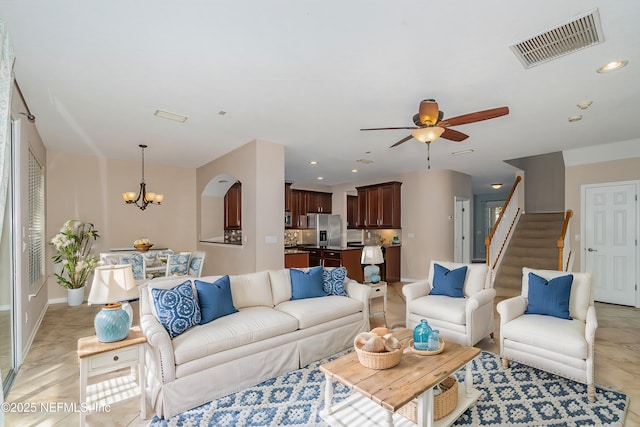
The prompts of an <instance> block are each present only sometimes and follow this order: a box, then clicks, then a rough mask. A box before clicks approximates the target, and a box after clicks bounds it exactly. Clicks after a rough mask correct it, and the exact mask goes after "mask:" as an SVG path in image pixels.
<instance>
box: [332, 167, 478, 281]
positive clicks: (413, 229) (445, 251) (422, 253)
mask: <svg viewBox="0 0 640 427" xmlns="http://www.w3.org/2000/svg"><path fill="white" fill-rule="evenodd" d="M388 181H400V182H402V187H401V191H402V236H401V241H402V249H401V275H402V279H403V280H420V279H425V278H426V277H427V275H428V273H429V263H430V261H431V259H436V260H447V261H451V260H453V245H454V242H453V238H454V223H453V220H450V219H449V216H453V215H454V206H455V203H454V198H455V197H460V198H467V199H471V195H472V193H471V176H469V175H466V174H462V173H459V172H455V171H451V170H436V169H433V170H427V171H417V172H410V173H406V174H400V175H395V176H388V177H385V178H381V179H375V180H367V181H361V182H357V183H351V184H345V185H337V186H334V187H332V189H333V206H332V212H333V213H337V214H340V215H341V217H342V223H343V225H342V231H343V233H345V230H346V213H347V212H346V211H347V209H346V195H347V193H349V194H352V193H353V191H354V190H355V187H360V186H363V185H369V184H378V183H382V182H388ZM471 214H473V213H471Z"/></svg>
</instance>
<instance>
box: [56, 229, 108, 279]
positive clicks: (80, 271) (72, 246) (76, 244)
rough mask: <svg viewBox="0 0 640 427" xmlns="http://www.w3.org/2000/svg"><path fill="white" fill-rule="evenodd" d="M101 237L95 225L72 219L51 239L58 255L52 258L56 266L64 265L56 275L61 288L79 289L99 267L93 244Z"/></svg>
mask: <svg viewBox="0 0 640 427" xmlns="http://www.w3.org/2000/svg"><path fill="white" fill-rule="evenodd" d="M98 237H100V236H99V235H98V231H96V229H95V228H94V227H93V224H91V223H88V222H82V221H79V220H77V219H70V220H68V221H67V222H65V223H64V225H63V226H62V228H61V229H60V232H59V233H58V234H56V235H55V236H54V237H53V239H51V244H52V245H53V246H54V247H55V249H56V254H55V255H53V256H52V257H51V258H52V259H53V262H54V263H56V264H59V263H62V271H61V272H60V274H58V273H54V274H55V276H56V278H57V282H58V284H59V285H60V286H62V287H63V288H66V289H78V288H81V287H83V286H84V284H85V282H86V281H87V278H88V277H89V275H90V274H91V273H93V271H94V270H95V268H96V266H97V265H98V258H97V257H95V256H94V255H93V254H92V253H91V249H92V247H93V242H94V241H95V240H96V239H97V238H98Z"/></svg>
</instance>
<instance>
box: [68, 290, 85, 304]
mask: <svg viewBox="0 0 640 427" xmlns="http://www.w3.org/2000/svg"><path fill="white" fill-rule="evenodd" d="M83 301H84V286H83V287H81V288H78V289H67V304H69V306H71V307H75V306H77V305H82V302H83Z"/></svg>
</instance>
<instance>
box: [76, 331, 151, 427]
mask: <svg viewBox="0 0 640 427" xmlns="http://www.w3.org/2000/svg"><path fill="white" fill-rule="evenodd" d="M146 342H147V339H146V338H145V336H144V335H142V331H141V330H140V328H139V327H137V326H136V327H133V328H131V329H130V330H129V336H128V337H127V338H125V339H124V340H122V341H116V342H110V343H103V342H100V341H98V337H96V336H95V335H94V336H91V337H84V338H80V339H79V340H78V358H79V359H80V404H81V405H82V404H84V405H83V406H84V408H82V409H83V410H81V411H80V426H81V427H82V426H84V425H85V422H86V417H87V413H90V412H97V411H100V410H101V409H100V408H105V407H106V405H112V404H115V403H118V402H122V401H124V400H129V399H132V398H134V397H137V396H138V395H139V396H140V418H142V419H143V420H144V419H146V417H147V411H146V408H147V406H146V402H145V392H144V378H145V372H144V369H145V366H144V348H145V343H146ZM123 368H130V375H125V376H121V377H117V378H112V379H109V380H106V381H102V382H99V383H95V384H87V383H88V379H89V378H90V377H93V376H96V375H102V374H107V373H109V372H113V371H117V370H119V369H123ZM85 409H86V410H85Z"/></svg>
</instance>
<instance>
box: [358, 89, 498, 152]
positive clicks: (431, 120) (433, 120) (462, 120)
mask: <svg viewBox="0 0 640 427" xmlns="http://www.w3.org/2000/svg"><path fill="white" fill-rule="evenodd" d="M507 114H509V107H498V108H492V109H490V110H483V111H476V112H475V113H469V114H463V115H462V116H457V117H451V118H449V119H444V120H443V116H444V113H443V112H442V111H440V110H439V109H438V103H437V102H436V101H435V99H425V100H423V101H421V102H420V107H419V109H418V114H415V115H414V116H413V123H415V126H412V127H388V128H370V129H360V130H362V131H364V130H393V129H409V130H413V131H414V132H412V133H411V135H409V136H407V137H405V138H403V139H401V140H400V141H398V142H396V143H395V144H393V145H392V146H391V147H390V148H393V147H396V146H398V145H400V144H402V143H403V142H406V141H408V140H410V139H411V138H416V139H417V140H418V141H421V142H424V143H426V144H430V143H431V142H433V141H435V140H436V139H438V138H444V139H448V140H450V141H455V142H460V141H464V140H465V139H467V138H469V135H466V134H464V133H462V132H459V131H457V130H453V129H451V128H450V126H459V125H466V124H468V123H474V122H480V121H482V120H488V119H493V118H496V117H500V116H504V115H507Z"/></svg>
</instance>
